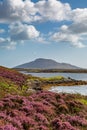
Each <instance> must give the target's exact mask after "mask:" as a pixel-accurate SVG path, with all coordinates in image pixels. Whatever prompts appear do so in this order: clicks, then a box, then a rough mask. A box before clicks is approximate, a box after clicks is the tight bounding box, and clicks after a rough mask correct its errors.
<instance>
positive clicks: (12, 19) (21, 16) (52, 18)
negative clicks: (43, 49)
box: [0, 0, 87, 48]
mask: <svg viewBox="0 0 87 130" xmlns="http://www.w3.org/2000/svg"><path fill="white" fill-rule="evenodd" d="M47 21H48V22H56V23H60V22H63V21H66V22H70V24H67V25H65V24H64V25H62V26H61V27H59V29H58V31H56V32H52V35H51V36H50V37H49V35H48V39H49V41H51V40H52V41H54V42H58V43H60V42H65V43H69V44H71V45H72V46H76V47H79V48H82V47H85V44H84V43H85V41H86V40H87V38H86V37H87V8H83V9H82V8H81V9H80V8H76V9H72V8H71V6H70V5H69V3H62V2H61V1H59V0H40V1H38V2H36V3H34V2H32V1H31V0H2V1H0V23H4V24H9V29H8V35H9V36H8V37H6V38H3V36H2V35H0V46H7V47H8V46H9V47H11V46H12V48H13V45H14V46H15V45H16V43H17V41H21V40H22V41H25V40H32V39H35V40H36V38H37V41H42V42H43V41H44V39H45V40H46V38H45V36H44V38H42V37H41V33H43V32H40V31H39V30H37V29H36V27H35V26H34V25H33V23H37V24H39V22H47ZM3 33H5V30H4V29H0V34H3ZM7 39H10V40H7ZM48 39H47V42H48ZM6 43H7V44H6Z"/></svg>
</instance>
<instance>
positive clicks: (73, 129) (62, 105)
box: [0, 91, 87, 130]
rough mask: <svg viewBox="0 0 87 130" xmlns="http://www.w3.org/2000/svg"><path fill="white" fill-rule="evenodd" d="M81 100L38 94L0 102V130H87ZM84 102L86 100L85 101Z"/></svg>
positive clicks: (81, 97)
mask: <svg viewBox="0 0 87 130" xmlns="http://www.w3.org/2000/svg"><path fill="white" fill-rule="evenodd" d="M84 98H85V97H84V96H79V97H78V95H70V94H55V93H52V92H48V91H40V92H37V93H34V94H32V95H31V96H27V97H24V96H12V95H9V96H6V97H4V98H3V99H1V100H0V130H87V105H85V104H84V103H82V102H80V101H78V100H82V99H84ZM86 99H87V97H86Z"/></svg>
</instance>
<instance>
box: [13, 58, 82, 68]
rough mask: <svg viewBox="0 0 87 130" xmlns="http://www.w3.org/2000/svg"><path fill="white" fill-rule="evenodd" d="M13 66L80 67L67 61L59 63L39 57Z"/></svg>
mask: <svg viewBox="0 0 87 130" xmlns="http://www.w3.org/2000/svg"><path fill="white" fill-rule="evenodd" d="M15 68H29V69H80V68H79V67H77V66H74V65H71V64H67V63H59V62H56V61H55V60H52V59H43V58H39V59H36V60H34V61H32V62H28V63H25V64H22V65H19V66H16V67H15Z"/></svg>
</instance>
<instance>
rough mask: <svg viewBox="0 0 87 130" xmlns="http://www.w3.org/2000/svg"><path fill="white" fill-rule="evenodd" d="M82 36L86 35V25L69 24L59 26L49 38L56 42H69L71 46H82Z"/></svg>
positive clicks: (83, 39) (83, 38)
mask: <svg viewBox="0 0 87 130" xmlns="http://www.w3.org/2000/svg"><path fill="white" fill-rule="evenodd" d="M84 36H87V25H85V24H84V23H83V24H81V23H80V24H75V23H74V24H71V25H69V26H66V25H63V26H61V28H60V30H59V31H58V32H55V33H54V34H52V35H51V39H52V40H54V41H56V42H65V43H70V44H71V45H73V46H76V47H79V48H82V47H85V45H84V41H85V40H86V39H85V37H84Z"/></svg>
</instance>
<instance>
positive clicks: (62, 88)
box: [49, 85, 87, 95]
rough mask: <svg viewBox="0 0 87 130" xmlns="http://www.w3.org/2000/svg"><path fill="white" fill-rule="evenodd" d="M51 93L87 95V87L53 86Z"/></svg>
mask: <svg viewBox="0 0 87 130" xmlns="http://www.w3.org/2000/svg"><path fill="white" fill-rule="evenodd" d="M49 91H52V92H56V93H60V92H63V93H75V94H77V93H79V94H81V95H87V85H81V86H55V87H54V86H53V87H51V88H50V90H49Z"/></svg>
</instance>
